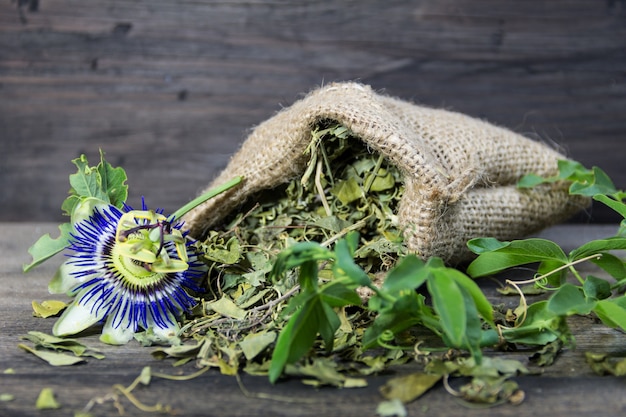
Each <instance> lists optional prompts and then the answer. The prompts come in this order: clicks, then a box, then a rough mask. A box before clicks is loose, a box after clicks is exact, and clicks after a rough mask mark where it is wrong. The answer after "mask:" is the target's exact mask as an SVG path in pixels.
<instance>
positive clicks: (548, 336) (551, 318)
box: [502, 301, 566, 345]
mask: <svg viewBox="0 0 626 417" xmlns="http://www.w3.org/2000/svg"><path fill="white" fill-rule="evenodd" d="M547 304H548V302H547V301H539V302H536V303H533V304H531V305H530V306H528V309H527V310H526V314H525V315H520V316H519V317H518V323H516V326H515V327H511V328H505V329H503V330H502V335H503V336H504V338H505V339H506V340H507V341H508V342H510V343H523V344H528V345H545V344H547V343H550V342H553V341H555V340H556V339H557V338H559V336H561V335H563V334H564V331H565V326H566V323H565V319H564V318H563V317H562V316H558V315H556V314H555V313H554V312H552V311H551V310H549V309H548V308H547ZM522 320H523V321H522Z"/></svg>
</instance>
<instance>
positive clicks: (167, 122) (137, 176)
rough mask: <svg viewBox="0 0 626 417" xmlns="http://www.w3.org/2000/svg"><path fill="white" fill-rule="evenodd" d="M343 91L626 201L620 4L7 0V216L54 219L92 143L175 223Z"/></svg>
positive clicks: (625, 64) (2, 62) (2, 9)
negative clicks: (233, 167)
mask: <svg viewBox="0 0 626 417" xmlns="http://www.w3.org/2000/svg"><path fill="white" fill-rule="evenodd" d="M340 80H360V81H362V82H364V83H367V84H371V85H372V86H373V87H374V88H376V89H379V90H384V91H386V92H387V93H389V94H392V95H396V96H400V97H403V98H406V99H410V100H413V101H416V102H419V103H423V104H427V105H431V106H436V107H445V108H449V109H454V110H457V111H461V112H465V113H468V114H470V115H473V116H477V117H481V118H484V119H487V120H489V121H491V122H494V123H496V124H499V125H503V126H506V127H509V128H511V129H513V130H515V131H518V132H521V133H524V134H527V135H530V136H532V137H536V138H541V139H543V140H547V141H552V142H554V143H556V144H558V145H560V146H561V147H562V148H563V149H564V150H565V151H566V152H567V153H568V154H569V155H570V156H571V157H573V158H575V159H578V160H580V161H582V162H583V163H585V164H586V165H589V166H591V165H599V166H601V167H603V168H604V169H605V170H606V171H607V172H608V173H609V174H610V175H611V176H612V177H613V178H614V179H615V181H616V183H617V185H618V186H620V187H622V188H626V171H625V170H624V169H623V163H624V162H623V161H624V156H625V153H624V150H626V146H625V140H626V1H624V0H568V1H559V0H551V1H543V0H541V1H539V0H524V1H519V0H422V1H419V0H418V1H409V0H386V1H372V0H344V1H313V0H307V1H300V0H299V1H296V0H292V1H279V0H247V1H246V0H233V1H203V0H181V1H174V0H133V1H121V0H98V1H85V0H63V1H62V0H0V208H1V210H0V221H25V220H34V221H49V220H59V219H61V216H60V205H61V202H62V201H63V199H64V198H65V195H66V192H67V189H68V182H67V176H68V175H69V174H70V173H72V172H74V167H73V165H71V164H70V159H72V158H75V157H77V156H78V155H80V154H81V153H85V154H87V156H88V157H89V158H90V160H91V161H92V162H95V161H96V160H97V158H98V148H102V149H104V150H105V151H106V153H107V158H108V159H109V160H110V161H111V162H112V163H113V164H121V165H123V166H124V167H125V168H126V170H127V172H128V174H129V177H130V181H129V183H130V186H131V200H130V201H131V203H132V202H135V203H137V204H138V202H139V201H140V200H139V198H140V196H141V195H145V196H146V198H147V201H148V202H149V203H150V204H151V206H155V205H157V206H160V207H163V208H165V209H166V210H168V211H171V210H173V209H175V208H177V207H178V206H180V205H182V204H183V203H185V202H187V201H188V200H189V199H191V198H192V197H193V196H195V194H196V193H197V192H198V191H199V190H200V189H201V188H203V187H204V186H205V185H206V184H207V183H208V181H209V180H210V179H211V178H212V177H213V176H215V175H216V173H217V172H218V171H219V170H220V169H221V168H222V167H223V166H224V165H225V163H226V161H227V160H228V158H229V156H230V155H231V154H232V153H233V152H234V151H235V150H236V149H237V147H238V146H239V145H240V143H241V142H242V141H243V139H244V138H245V136H246V135H247V132H248V131H249V130H250V129H251V128H252V127H253V126H254V125H256V124H258V123H259V122H261V121H262V120H264V119H266V118H268V117H270V116H271V115H272V114H273V113H274V112H276V111H277V110H278V109H279V108H280V107H281V106H287V105H289V104H291V103H292V102H293V101H294V100H296V99H298V98H299V97H301V94H302V93H304V92H306V91H309V90H310V89H312V88H314V87H315V86H318V85H320V84H322V83H328V82H330V81H340ZM592 214H593V219H594V221H607V220H611V219H610V218H609V217H608V213H606V212H603V211H601V210H595V211H594V212H593V213H592ZM587 220H588V219H587Z"/></svg>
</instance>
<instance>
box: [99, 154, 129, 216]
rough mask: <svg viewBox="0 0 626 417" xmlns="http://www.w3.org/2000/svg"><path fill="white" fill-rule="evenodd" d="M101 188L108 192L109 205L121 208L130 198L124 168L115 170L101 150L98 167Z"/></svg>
mask: <svg viewBox="0 0 626 417" xmlns="http://www.w3.org/2000/svg"><path fill="white" fill-rule="evenodd" d="M96 169H97V171H98V174H99V178H100V187H101V189H102V190H103V191H105V192H106V194H107V196H108V199H107V200H106V201H108V202H109V203H111V204H112V205H114V206H115V207H118V208H121V207H122V206H123V205H124V202H126V199H127V198H128V186H127V185H126V184H125V183H126V180H127V179H128V177H127V176H126V172H125V171H124V169H123V168H121V167H117V168H113V167H112V166H111V164H109V163H108V162H107V161H105V160H104V152H102V150H100V163H99V164H98V166H97V167H96Z"/></svg>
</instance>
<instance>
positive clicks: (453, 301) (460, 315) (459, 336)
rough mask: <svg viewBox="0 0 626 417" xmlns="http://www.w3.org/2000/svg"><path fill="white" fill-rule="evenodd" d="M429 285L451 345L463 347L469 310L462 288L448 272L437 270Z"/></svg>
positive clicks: (429, 280) (429, 290) (434, 304)
mask: <svg viewBox="0 0 626 417" xmlns="http://www.w3.org/2000/svg"><path fill="white" fill-rule="evenodd" d="M427 285H428V292H429V293H430V295H431V296H432V298H433V307H434V309H435V312H436V313H437V314H438V315H439V318H440V320H441V327H442V329H443V331H444V333H445V335H446V336H447V338H448V340H449V342H450V344H451V345H452V346H451V347H462V343H463V339H464V336H465V332H466V330H467V312H466V308H465V299H464V297H463V293H462V292H461V289H460V288H459V286H458V285H457V283H456V281H455V280H454V279H453V278H451V277H450V276H449V275H448V274H446V273H440V272H435V271H434V272H433V275H432V276H431V277H430V278H429V279H428V281H427Z"/></svg>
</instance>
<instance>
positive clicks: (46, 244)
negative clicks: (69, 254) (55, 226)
mask: <svg viewBox="0 0 626 417" xmlns="http://www.w3.org/2000/svg"><path fill="white" fill-rule="evenodd" d="M59 230H60V234H59V237H57V238H56V239H53V238H51V237H50V234H49V233H46V234H45V235H43V236H41V237H40V238H39V240H37V242H35V244H34V245H32V246H31V247H30V248H29V249H28V253H30V255H31V256H32V258H33V261H32V262H31V263H30V264H25V265H24V266H23V267H22V270H23V271H24V272H28V271H30V270H31V269H33V268H34V267H36V266H37V265H39V264H41V263H43V262H44V261H46V260H48V259H50V258H51V257H53V256H54V255H56V254H57V253H59V252H61V251H63V249H65V248H66V247H67V245H68V244H69V239H70V233H71V231H72V230H73V228H72V225H71V224H69V223H63V224H61V225H60V226H59Z"/></svg>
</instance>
